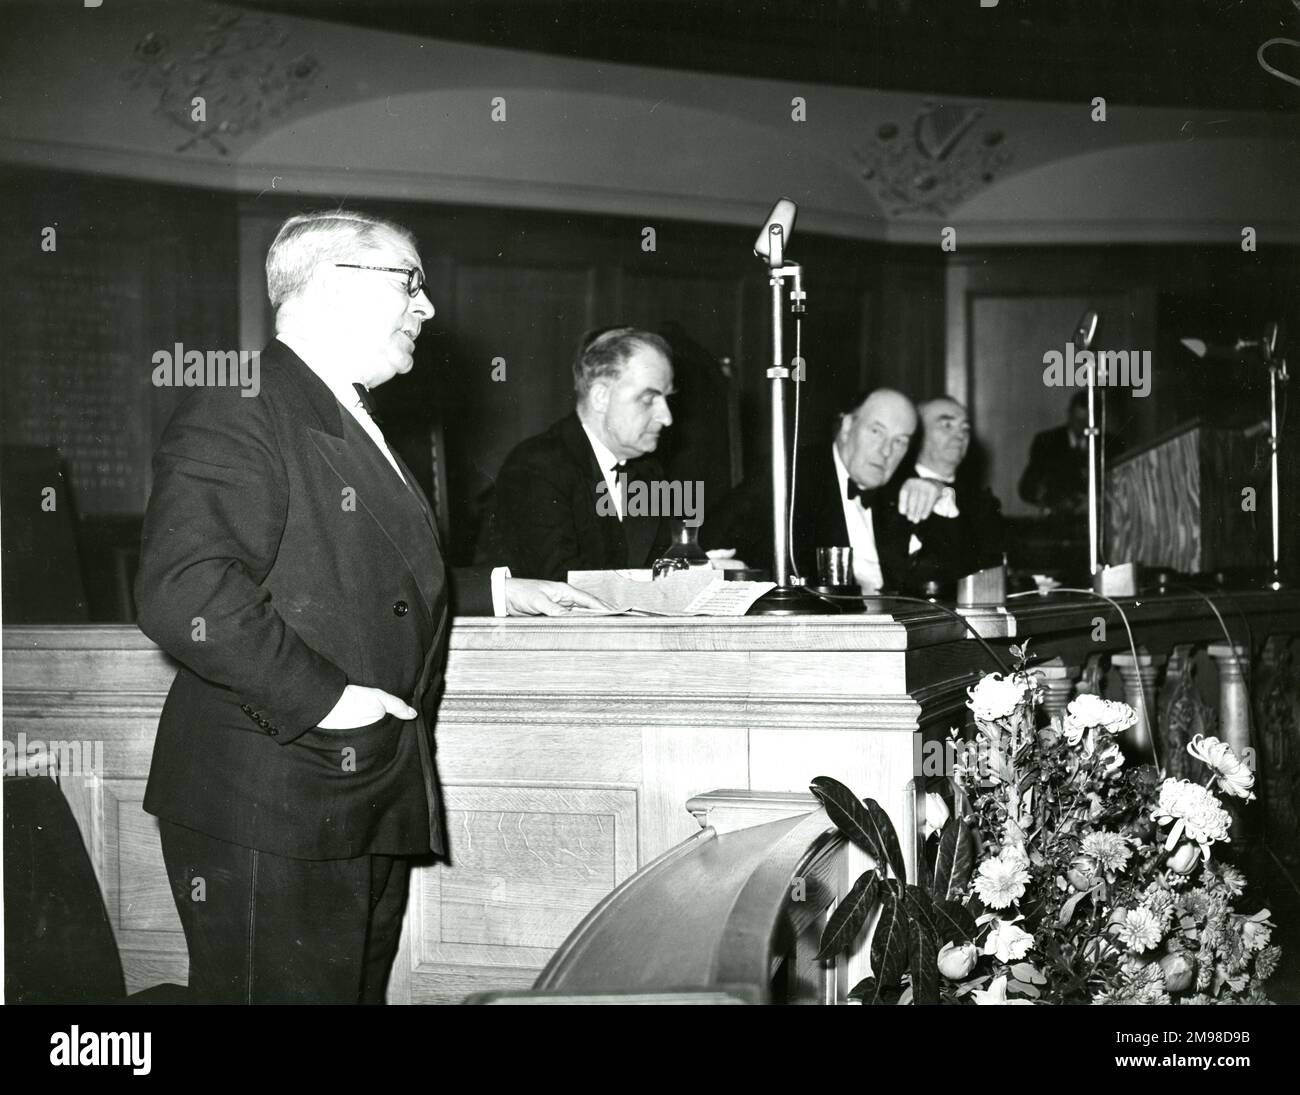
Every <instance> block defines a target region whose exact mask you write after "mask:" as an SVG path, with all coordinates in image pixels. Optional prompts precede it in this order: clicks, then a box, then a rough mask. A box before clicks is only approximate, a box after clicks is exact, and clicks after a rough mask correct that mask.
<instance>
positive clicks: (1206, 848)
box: [1151, 776, 1232, 859]
mask: <svg viewBox="0 0 1300 1095" xmlns="http://www.w3.org/2000/svg"><path fill="white" fill-rule="evenodd" d="M1151 819H1152V820H1153V821H1158V822H1159V823H1160V824H1161V825H1168V824H1170V823H1172V824H1173V828H1172V829H1171V830H1170V832H1169V836H1168V838H1167V839H1166V840H1165V849H1166V850H1167V851H1172V850H1173V847H1174V845H1175V844H1177V843H1178V841H1179V840H1180V839H1181V838H1182V837H1183V836H1186V837H1187V839H1188V840H1194V841H1196V843H1197V844H1199V845H1200V846H1201V852H1202V854H1203V855H1204V856H1205V858H1206V859H1209V858H1210V845H1211V844H1213V843H1214V842H1215V841H1216V840H1223V841H1226V840H1228V839H1230V838H1229V836H1228V827H1229V825H1231V824H1232V819H1231V818H1230V817H1229V816H1228V811H1227V810H1225V809H1224V808H1223V807H1222V806H1220V805H1219V800H1218V799H1217V798H1215V797H1214V792H1213V791H1211V790H1209V789H1208V788H1206V787H1201V786H1199V785H1198V784H1195V783H1192V782H1191V781H1190V780H1185V779H1174V778H1173V777H1172V776H1171V777H1170V778H1169V779H1166V780H1165V781H1164V783H1162V784H1161V785H1160V800H1159V802H1158V803H1157V804H1156V807H1155V809H1154V810H1152V811H1151Z"/></svg>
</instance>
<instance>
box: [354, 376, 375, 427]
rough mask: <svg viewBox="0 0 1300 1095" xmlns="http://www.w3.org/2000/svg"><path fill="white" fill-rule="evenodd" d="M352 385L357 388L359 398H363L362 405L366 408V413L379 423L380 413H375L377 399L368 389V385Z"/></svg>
mask: <svg viewBox="0 0 1300 1095" xmlns="http://www.w3.org/2000/svg"><path fill="white" fill-rule="evenodd" d="M352 387H353V388H355V389H356V393H357V398H358V399H360V400H361V406H363V407H364V408H365V409H366V414H368V415H370V417H371V418H373V419H374V420H375V422H376V423H378V422H379V415H378V414H376V413H375V401H374V398H373V397H372V396H371V395H370V392H369V391H367V390H366V386H365V385H364V384H353V385H352Z"/></svg>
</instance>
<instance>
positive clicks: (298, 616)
mask: <svg viewBox="0 0 1300 1095" xmlns="http://www.w3.org/2000/svg"><path fill="white" fill-rule="evenodd" d="M404 470H405V474H406V476H407V479H408V480H409V482H410V483H411V484H412V485H413V489H408V488H407V487H406V486H404V485H403V484H402V482H401V481H400V480H399V479H398V477H397V476H396V475H395V474H394V472H393V469H392V466H391V465H390V464H389V463H388V461H387V460H386V459H385V458H384V456H383V454H382V453H381V452H380V451H379V450H378V448H376V446H375V444H374V442H372V441H371V440H370V438H369V436H368V435H367V434H366V433H365V431H364V430H363V429H362V428H361V427H360V426H359V425H358V424H357V422H356V421H355V419H354V418H353V417H352V415H351V414H349V413H348V412H347V411H346V410H344V408H343V407H341V406H340V405H339V403H338V401H337V400H336V399H335V398H334V396H333V394H332V393H331V392H330V390H329V388H328V387H327V386H326V385H325V384H324V382H323V381H321V380H320V379H319V378H318V377H317V376H316V375H315V374H314V373H313V372H312V371H311V370H310V369H309V368H308V367H307V366H306V365H305V364H304V363H303V362H302V361H301V360H300V359H299V358H298V357H297V355H295V354H294V353H292V352H291V351H290V350H289V349H288V348H287V347H285V346H284V345H283V344H282V343H278V342H276V343H272V344H271V346H270V347H268V349H267V350H266V351H265V352H264V353H263V355H262V358H261V392H260V394H259V395H257V396H256V397H253V398H245V397H243V396H241V395H240V394H239V391H238V390H237V389H235V388H209V389H196V390H195V391H193V392H191V393H190V394H189V395H188V396H187V397H186V398H185V400H184V401H183V402H182V403H181V405H180V407H179V408H178V409H177V411H176V413H175V415H174V416H173V418H172V420H171V422H170V423H169V424H168V426H167V429H166V432H165V433H164V435H163V438H162V441H161V443H160V445H159V448H158V451H157V453H156V455H155V457H154V486H153V493H152V496H151V498H150V500H149V507H148V511H147V513H146V514H145V523H144V534H143V539H142V544H141V556H140V570H139V575H138V578H137V580H136V601H137V606H138V610H139V621H140V628H141V630H143V631H144V632H145V634H147V635H148V636H149V637H150V638H151V639H153V640H154V641H155V642H157V643H158V645H159V646H161V647H162V648H163V649H164V650H165V651H166V652H167V653H168V654H170V655H171V656H172V657H173V658H175V659H176V660H177V661H178V662H180V663H181V669H180V672H179V673H178V674H177V676H176V679H175V681H174V682H173V684H172V687H171V691H170V692H169V693H168V696H167V702H166V704H165V706H164V708H163V713H162V719H161V721H160V723H159V726H158V736H157V740H156V742H155V746H154V755H153V764H152V767H151V768H150V772H149V784H148V788H147V789H146V792H145V799H144V807H145V809H146V810H147V811H149V812H150V813H152V814H155V815H157V816H158V817H161V818H165V819H167V820H169V821H172V822H175V823H177V824H179V825H183V826H186V827H188V828H191V829H195V830H197V831H199V832H202V833H206V834H208V835H210V836H214V837H217V838H218V839H221V840H226V841H229V842H231V843H234V844H239V845H242V846H245V847H249V848H257V849H260V850H264V851H268V852H273V853H276V854H279V855H285V856H293V857H298V858H304V859H335V858H350V857H353V856H359V855H362V854H367V853H388V854H419V853H427V852H428V851H430V850H431V849H432V850H433V851H443V850H445V844H444V836H443V831H442V819H441V804H440V802H439V799H438V790H437V783H436V775H435V772H434V766H433V750H434V745H433V736H432V727H433V718H434V707H435V702H436V695H437V691H438V688H439V686H440V682H441V676H442V666H443V659H444V655H445V648H446V639H447V625H448V615H449V609H448V578H447V574H446V571H445V570H444V566H443V560H442V554H441V551H440V550H439V545H438V539H437V534H436V532H435V531H434V527H435V526H434V522H433V515H432V513H431V511H430V509H429V506H428V503H427V501H426V500H425V499H424V497H423V496H422V494H421V493H420V490H419V487H418V486H415V483H416V480H415V477H414V475H412V474H411V472H410V471H409V469H404ZM462 592H463V594H464V598H463V603H462V605H461V608H462V610H463V611H474V610H475V609H478V610H487V611H490V608H488V605H490V590H489V585H488V581H487V578H486V575H483V574H466V575H465V580H464V588H463V590H462ZM200 628H201V630H200ZM348 683H353V684H362V685H369V686H373V687H378V688H382V689H384V690H385V691H387V692H390V693H392V694H394V695H397V696H400V697H402V698H403V699H405V700H407V701H408V702H409V703H410V704H411V705H412V706H413V707H414V708H415V709H416V710H417V711H418V712H419V717H418V718H416V719H413V720H409V721H401V720H398V719H396V718H394V717H391V716H389V717H386V718H384V719H381V720H380V721H379V722H377V723H373V724H371V725H369V726H362V727H358V728H356V729H350V730H321V729H317V728H316V724H317V723H318V722H319V721H320V720H321V719H322V718H324V717H325V715H326V714H327V713H328V712H329V711H330V709H331V708H332V707H333V705H334V703H335V702H336V701H337V700H338V697H339V696H340V694H341V693H342V691H343V688H344V685H346V684H348Z"/></svg>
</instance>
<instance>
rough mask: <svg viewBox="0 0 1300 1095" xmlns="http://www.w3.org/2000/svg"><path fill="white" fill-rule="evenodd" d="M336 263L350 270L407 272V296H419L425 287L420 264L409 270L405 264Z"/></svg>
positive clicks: (391, 272) (389, 272) (386, 272)
mask: <svg viewBox="0 0 1300 1095" xmlns="http://www.w3.org/2000/svg"><path fill="white" fill-rule="evenodd" d="M334 265H335V266H346V267H347V268H348V269H349V270H380V271H382V272H383V273H385V274H405V275H406V295H407V296H411V297H418V296H419V295H420V290H421V289H423V288H424V271H423V270H421V269H420V268H419V267H418V266H413V267H411V268H410V269H409V270H408V269H406V267H403V266H362V265H360V264H359V263H355V262H336V263H335V264H334Z"/></svg>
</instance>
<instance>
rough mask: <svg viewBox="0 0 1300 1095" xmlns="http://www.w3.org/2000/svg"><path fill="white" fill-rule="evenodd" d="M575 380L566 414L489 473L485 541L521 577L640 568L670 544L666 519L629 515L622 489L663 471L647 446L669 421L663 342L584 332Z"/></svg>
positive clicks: (626, 333)
mask: <svg viewBox="0 0 1300 1095" xmlns="http://www.w3.org/2000/svg"><path fill="white" fill-rule="evenodd" d="M573 387H574V393H575V395H576V396H577V405H576V407H575V408H574V411H573V413H572V414H569V415H567V416H565V417H564V418H562V419H560V421H558V422H556V423H555V424H554V425H553V426H551V427H550V428H549V429H547V430H546V431H545V432H544V433H541V434H538V435H537V436H536V437H530V438H528V439H527V440H526V441H523V442H520V444H519V445H517V446H516V447H515V448H514V449H513V450H511V452H510V454H509V455H508V456H507V457H506V459H505V462H504V463H503V464H502V465H501V472H500V474H499V475H498V476H497V482H496V506H495V510H494V512H493V515H492V523H493V528H492V530H491V533H490V535H489V543H490V544H491V545H493V548H494V550H495V551H496V553H497V554H498V555H499V556H500V558H501V559H502V560H503V561H504V562H506V563H507V564H508V565H509V566H510V568H511V572H512V573H514V574H518V575H520V576H523V577H529V578H550V579H555V580H562V579H563V578H564V577H565V576H566V575H567V574H568V572H569V571H571V570H608V569H622V568H627V567H634V568H638V567H648V566H651V565H652V564H653V562H654V560H655V559H656V558H657V557H658V555H659V554H660V552H661V551H662V549H663V548H664V547H666V546H667V543H668V536H669V530H668V523H667V520H666V519H665V516H664V515H656V516H650V515H646V514H640V513H636V514H633V513H628V512H627V506H626V502H627V497H628V495H626V494H625V493H624V489H623V488H624V486H625V485H627V486H628V493H629V494H630V493H631V490H632V488H633V487H634V486H635V485H636V484H637V483H640V482H644V483H651V482H656V481H661V480H662V478H663V468H662V466H661V464H660V462H659V461H658V460H657V459H656V457H655V455H654V453H655V450H656V449H657V448H658V446H659V439H660V435H661V433H662V431H663V430H665V429H666V428H667V427H669V426H670V425H672V421H673V416H672V412H671V411H670V410H669V409H668V399H669V397H671V396H672V394H673V366H672V352H671V350H670V349H669V347H668V343H667V342H666V341H665V340H664V339H663V338H661V337H660V336H659V335H657V334H654V333H652V332H650V331H643V330H639V329H637V328H634V327H611V328H607V329H606V330H603V331H598V332H595V333H593V334H591V335H588V336H587V337H586V339H584V341H583V345H582V348H581V350H580V351H579V353H578V356H577V359H576V360H575V361H574V364H573Z"/></svg>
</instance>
